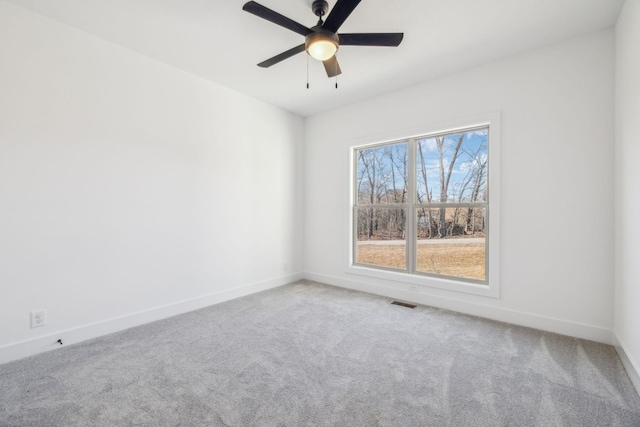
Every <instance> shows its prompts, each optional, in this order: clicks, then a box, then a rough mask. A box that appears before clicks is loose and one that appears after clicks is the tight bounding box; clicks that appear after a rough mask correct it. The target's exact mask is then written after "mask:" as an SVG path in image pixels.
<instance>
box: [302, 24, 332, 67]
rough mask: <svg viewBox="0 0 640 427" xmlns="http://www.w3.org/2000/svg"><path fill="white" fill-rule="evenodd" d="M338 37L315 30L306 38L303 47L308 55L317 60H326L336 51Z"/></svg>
mask: <svg viewBox="0 0 640 427" xmlns="http://www.w3.org/2000/svg"><path fill="white" fill-rule="evenodd" d="M338 46H339V44H338V37H337V36H336V35H335V34H333V33H329V32H324V31H320V32H315V33H312V34H309V35H308V36H307V39H306V43H305V49H306V51H307V53H308V54H309V56H311V57H312V58H313V59H316V60H318V61H326V60H327V59H329V58H331V57H332V56H333V55H335V54H336V52H337V51H338Z"/></svg>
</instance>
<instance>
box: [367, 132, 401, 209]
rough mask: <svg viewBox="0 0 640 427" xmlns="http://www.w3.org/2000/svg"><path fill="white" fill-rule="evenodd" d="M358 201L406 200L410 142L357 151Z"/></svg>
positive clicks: (385, 201)
mask: <svg viewBox="0 0 640 427" xmlns="http://www.w3.org/2000/svg"><path fill="white" fill-rule="evenodd" d="M356 156H357V172H356V173H357V176H356V195H357V200H356V204H360V205H362V204H367V205H373V204H376V205H379V204H390V203H405V202H406V199H407V189H408V186H407V176H408V173H407V167H408V160H407V143H406V142H402V143H398V144H389V145H384V146H380V147H372V148H367V149H363V150H357V151H356Z"/></svg>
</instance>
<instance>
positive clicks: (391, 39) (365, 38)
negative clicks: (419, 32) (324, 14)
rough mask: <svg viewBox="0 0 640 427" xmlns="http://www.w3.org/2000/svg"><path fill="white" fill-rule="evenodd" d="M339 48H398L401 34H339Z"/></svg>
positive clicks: (402, 35)
mask: <svg viewBox="0 0 640 427" xmlns="http://www.w3.org/2000/svg"><path fill="white" fill-rule="evenodd" d="M338 37H340V46H398V45H399V44H400V42H401V41H402V38H403V37H404V34H403V33H363V34H339V35H338Z"/></svg>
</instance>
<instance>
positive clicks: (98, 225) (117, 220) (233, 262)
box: [0, 0, 304, 362]
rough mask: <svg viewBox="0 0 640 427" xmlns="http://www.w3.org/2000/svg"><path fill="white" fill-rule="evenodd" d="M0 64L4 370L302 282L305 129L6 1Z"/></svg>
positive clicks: (0, 8)
mask: <svg viewBox="0 0 640 427" xmlns="http://www.w3.org/2000/svg"><path fill="white" fill-rule="evenodd" d="M0 52H2V54H1V55H0V362H2V361H6V360H10V359H13V358H17V357H21V356H24V355H27V354H31V353H35V352H38V351H43V350H47V349H50V348H55V344H54V342H55V340H57V339H58V338H63V339H64V342H65V343H71V342H74V341H78V340H81V339H85V338H88V337H92V336H96V335H99V334H102V333H106V332H111V331H113V330H117V329H120V328H124V327H128V326H132V325H134V324H137V323H142V322H146V321H150V320H153V319H156V318H160V317H164V316H168V315H172V314H175V313H179V312H183V311H188V310H190V309H194V308H198V307H200V306H204V305H208V304H211V303H214V302H218V301H221V300H224V299H228V298H232V297H237V296H240V295H243V294H246V293H251V292H255V291H257V290H261V289H266V288H269V287H272V286H277V285H280V284H284V283H287V282H290V281H292V280H295V279H296V278H298V277H301V272H302V267H303V259H302V255H301V253H302V233H300V230H301V229H302V227H303V224H302V219H301V218H302V213H303V205H302V184H301V182H302V172H301V167H300V165H301V163H302V159H303V157H302V156H303V151H302V150H303V145H302V139H303V137H304V133H303V125H304V123H303V120H302V119H301V118H299V117H297V116H294V115H291V114H289V113H286V112H284V111H282V110H279V109H277V108H274V107H271V106H269V105H267V104H264V103H261V102H258V101H255V100H253V99H251V98H248V97H246V96H244V95H240V94H238V93H236V92H233V91H231V90H228V89H226V88H224V87H221V86H218V85H215V84H212V83H210V82H207V81H205V80H202V79H200V78H197V77H194V76H192V75H189V74H187V73H185V72H182V71H180V70H178V69H175V68H172V67H169V66H167V65H164V64H162V63H159V62H157V61H154V60H151V59H149V58H146V57H143V56H141V55H138V54H136V53H133V52H131V51H128V50H125V49H122V48H119V47H117V46H115V45H113V44H110V43H107V42H104V41H102V40H100V39H97V38H95V37H92V36H89V35H87V34H84V33H82V32H79V31H76V30H73V29H71V28H69V27H66V26H63V25H60V24H58V23H56V22H54V21H51V20H49V19H45V18H43V17H41V16H38V15H35V14H33V13H31V12H28V11H25V10H23V9H20V8H18V7H16V6H14V5H11V4H9V3H7V2H5V1H3V0H0ZM284 264H286V265H287V266H286V267H287V271H286V272H285V271H284V270H285V268H284ZM34 309H47V311H48V325H47V326H46V327H43V328H37V329H30V326H29V313H30V311H32V310H34Z"/></svg>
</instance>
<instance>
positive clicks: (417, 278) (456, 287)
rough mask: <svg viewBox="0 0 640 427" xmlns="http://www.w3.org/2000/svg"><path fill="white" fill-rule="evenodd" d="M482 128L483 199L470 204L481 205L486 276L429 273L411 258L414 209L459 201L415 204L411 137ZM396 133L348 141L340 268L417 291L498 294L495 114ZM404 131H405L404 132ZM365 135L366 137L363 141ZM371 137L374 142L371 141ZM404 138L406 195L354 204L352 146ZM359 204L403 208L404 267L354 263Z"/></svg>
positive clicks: (354, 150) (413, 254) (414, 144)
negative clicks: (392, 200)
mask: <svg viewBox="0 0 640 427" xmlns="http://www.w3.org/2000/svg"><path fill="white" fill-rule="evenodd" d="M484 128H487V129H488V140H487V156H488V161H487V176H486V183H485V185H486V192H487V196H488V197H487V200H486V202H481V203H474V204H473V206H474V207H478V208H484V209H486V210H485V218H486V220H485V221H486V223H485V227H486V231H485V277H486V280H484V281H480V280H474V279H467V278H461V277H455V276H445V275H436V274H433V273H426V272H419V271H416V257H417V252H416V251H417V240H418V239H417V229H416V222H417V213H418V209H420V208H421V207H425V206H428V208H429V209H438V208H440V207H444V208H455V207H457V206H458V205H460V204H459V203H456V202H449V203H447V202H435V203H431V204H424V203H419V202H418V200H417V187H418V185H417V165H418V163H417V153H416V147H417V141H418V140H420V139H426V138H433V137H437V136H442V135H450V134H452V133H461V132H469V131H473V130H475V129H484ZM397 135H398V137H393V135H390V137H387V138H366V139H365V138H363V139H361V140H359V141H353V142H352V143H351V144H349V152H350V155H349V162H350V166H349V182H350V185H349V205H348V206H349V221H348V224H349V225H348V228H349V232H348V234H347V235H348V236H349V237H348V239H347V240H348V245H349V250H348V254H349V255H348V262H347V267H346V272H347V273H350V274H357V275H362V276H368V277H372V278H377V279H384V280H388V281H392V282H395V283H397V285H396V286H398V285H399V286H400V287H401V288H404V289H406V290H410V291H415V292H420V291H422V290H423V289H422V287H426V288H437V289H445V290H448V291H456V292H463V293H470V294H475V295H482V296H488V297H493V298H499V296H500V287H499V284H500V280H499V272H500V268H499V261H500V252H499V242H500V227H499V225H500V223H499V217H500V179H499V169H500V114H499V113H487V114H484V115H481V116H476V117H474V118H466V119H460V120H457V121H452V122H449V123H445V124H440V125H431V126H424V127H422V128H421V130H418V131H417V132H416V131H409V132H402V133H400V132H398V133H397ZM406 135H410V136H406ZM367 140H368V141H367ZM371 141H376V142H373V143H372V142H371ZM402 142H406V143H407V151H408V159H409V163H410V165H409V167H408V177H407V179H408V182H409V183H410V185H409V188H408V189H407V190H408V195H409V197H408V199H407V200H406V201H405V203H394V204H385V205H358V203H357V200H356V197H357V165H358V159H357V153H358V150H362V149H367V148H376V147H381V146H387V145H390V144H394V143H402ZM462 205H464V207H468V206H469V205H470V203H467V202H464V203H462ZM363 208H365V209H366V208H374V209H375V208H385V209H404V210H405V211H406V213H407V214H406V221H407V222H406V229H407V231H408V232H407V234H406V243H405V247H406V268H405V269H395V268H389V267H382V266H374V265H368V264H358V263H355V260H356V250H357V248H356V244H357V227H356V224H355V221H356V213H357V211H358V209H363ZM407 285H408V286H407Z"/></svg>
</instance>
